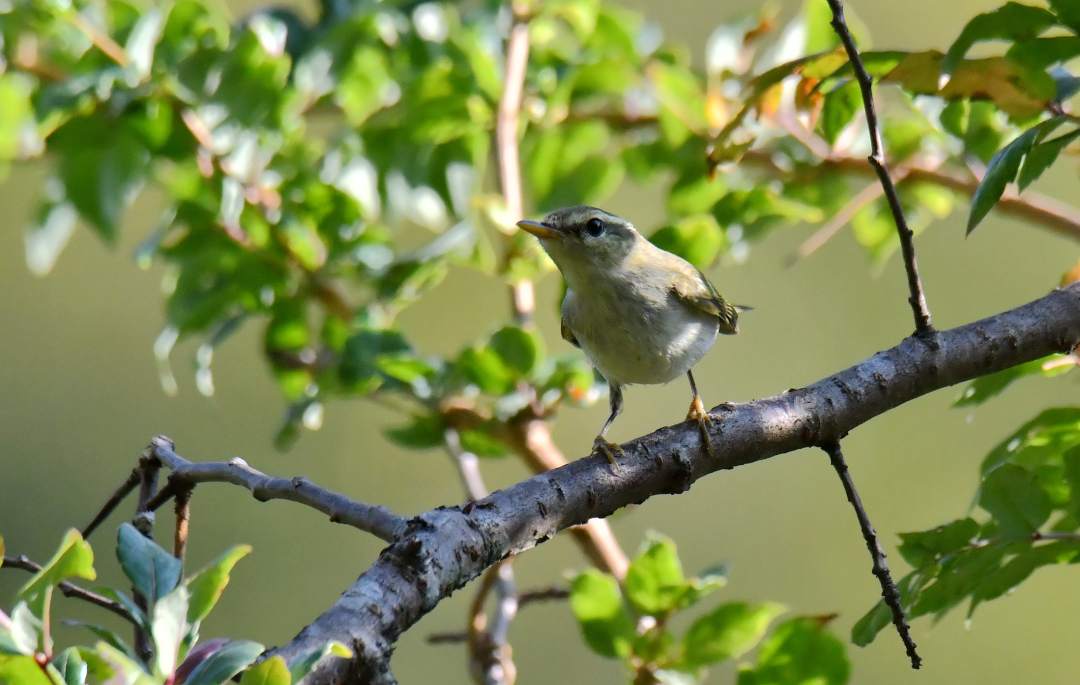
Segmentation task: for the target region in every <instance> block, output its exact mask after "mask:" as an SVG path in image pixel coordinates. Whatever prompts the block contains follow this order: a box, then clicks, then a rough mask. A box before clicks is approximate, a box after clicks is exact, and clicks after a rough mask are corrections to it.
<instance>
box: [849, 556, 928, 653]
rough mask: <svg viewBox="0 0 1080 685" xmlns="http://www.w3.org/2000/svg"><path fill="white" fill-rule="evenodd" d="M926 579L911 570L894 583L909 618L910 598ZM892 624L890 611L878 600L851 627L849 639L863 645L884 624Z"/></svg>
mask: <svg viewBox="0 0 1080 685" xmlns="http://www.w3.org/2000/svg"><path fill="white" fill-rule="evenodd" d="M926 582H927V580H926V579H925V578H924V577H923V576H922V575H921V574H919V573H918V572H912V573H909V574H907V575H906V576H904V577H903V578H901V579H900V581H899V582H897V583H896V589H897V590H898V591H899V592H900V605H901V606H902V607H903V608H904V613H905V614H906V615H907V617H908V618H909V619H911V618H914V617H913V616H912V615H911V598H912V596H913V595H914V594H915V592H917V590H918V589H920V588H922V587H923V586H925V584H926ZM891 624H892V612H891V611H890V610H889V607H888V606H886V605H885V602H884V601H883V600H878V601H877V602H876V603H875V604H874V606H873V607H872V608H871V609H870V611H868V612H866V613H865V614H864V615H863V616H862V618H860V619H859V620H858V621H856V622H855V625H853V626H852V627H851V641H852V642H853V643H854V644H856V645H858V646H859V647H865V646H866V645H868V644H870V643H871V642H873V641H874V638H875V637H877V634H878V633H880V632H881V631H882V630H883V629H884V628H885V627H886V626H889V625H891Z"/></svg>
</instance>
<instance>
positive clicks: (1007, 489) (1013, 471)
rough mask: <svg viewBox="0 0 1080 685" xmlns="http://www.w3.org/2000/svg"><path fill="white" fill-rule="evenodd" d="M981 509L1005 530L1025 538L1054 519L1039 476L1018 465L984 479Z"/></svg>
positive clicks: (999, 470) (993, 472)
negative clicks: (1038, 479) (1039, 481)
mask: <svg viewBox="0 0 1080 685" xmlns="http://www.w3.org/2000/svg"><path fill="white" fill-rule="evenodd" d="M979 506H980V507H982V508H983V509H985V510H986V511H988V512H989V513H990V515H992V516H993V517H994V520H995V521H997V523H998V525H999V526H1000V527H1001V531H1002V532H1003V533H1004V534H1006V535H1010V536H1016V537H1024V536H1029V535H1031V533H1033V532H1035V531H1036V530H1038V529H1039V526H1041V525H1042V524H1044V523H1046V520H1047V519H1048V518H1050V511H1051V508H1052V505H1051V503H1050V499H1049V498H1048V497H1047V495H1046V493H1045V492H1044V491H1043V489H1042V488H1041V487H1040V486H1039V483H1038V481H1037V480H1036V479H1035V476H1034V475H1033V474H1032V473H1030V472H1029V471H1028V470H1027V469H1024V468H1021V467H1019V466H1016V465H1015V464H1002V465H1001V466H999V467H998V468H996V469H994V470H993V471H991V472H990V473H989V475H987V476H986V478H985V479H984V480H983V482H982V485H981V487H980V489H979Z"/></svg>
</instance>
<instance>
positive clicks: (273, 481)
mask: <svg viewBox="0 0 1080 685" xmlns="http://www.w3.org/2000/svg"><path fill="white" fill-rule="evenodd" d="M150 449H151V450H152V453H153V454H154V456H155V457H157V458H158V459H160V460H161V463H162V464H163V465H164V466H166V467H167V468H168V469H169V470H170V471H172V474H171V475H170V476H169V484H168V485H166V486H165V487H164V488H162V490H161V494H162V495H163V497H158V498H154V499H152V500H151V501H150V502H149V503H148V504H149V507H150V508H151V509H154V508H157V507H159V506H161V505H162V504H164V503H165V502H166V501H167V500H168V498H169V496H174V495H176V493H178V492H181V491H183V489H184V488H185V487H187V488H190V487H191V486H193V485H195V484H198V483H232V484H233V485H239V486H240V487H243V488H247V489H248V490H249V491H250V492H251V496H252V497H254V498H255V499H257V500H259V501H260V502H265V501H267V500H271V499H285V500H289V501H292V502H299V503H300V504H303V505H306V506H308V507H311V508H312V509H316V510H318V511H321V512H322V513H324V514H326V515H327V516H329V517H330V520H331V521H332V522H334V523H344V524H346V525H349V526H352V527H353V528H359V529H360V530H363V531H366V532H368V533H371V534H372V535H375V536H377V537H380V538H382V539H383V540H386V541H387V542H391V541H393V540H394V538H396V537H397V535H398V534H400V533H401V532H402V531H403V530H404V528H405V519H403V518H402V517H400V516H398V515H396V514H394V513H392V512H391V511H390V510H388V509H386V508H385V507H381V506H378V505H371V504H365V503H363V502H358V501H356V500H353V499H349V498H348V497H346V496H345V495H342V494H339V493H336V492H333V491H331V490H326V489H324V488H321V487H319V486H318V485H315V484H314V483H312V482H311V481H309V480H308V479H306V478H303V477H300V476H297V477H295V478H276V477H274V476H268V475H266V474H265V473H263V472H261V471H258V470H256V469H253V468H252V467H250V466H248V464H247V462H245V461H244V460H243V459H240V458H234V459H230V460H229V461H215V462H191V461H188V460H187V459H184V458H183V457H181V456H180V455H178V454H177V453H176V452H175V451H174V449H173V443H172V441H171V440H169V439H168V438H166V437H164V436H158V437H156V438H154V439H153V440H152V441H151V443H150Z"/></svg>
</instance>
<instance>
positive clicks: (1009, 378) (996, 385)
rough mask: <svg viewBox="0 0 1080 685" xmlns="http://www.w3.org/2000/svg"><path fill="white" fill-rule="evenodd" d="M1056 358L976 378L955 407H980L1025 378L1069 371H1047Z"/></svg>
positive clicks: (1019, 365)
mask: <svg viewBox="0 0 1080 685" xmlns="http://www.w3.org/2000/svg"><path fill="white" fill-rule="evenodd" d="M1056 358H1057V356H1056V355H1054V356H1049V357H1043V358H1041V359H1035V360H1032V361H1030V362H1026V363H1024V364H1017V365H1016V366H1013V367H1010V368H1008V369H1005V370H1004V371H998V372H997V373H992V374H990V375H988V376H981V377H979V378H976V379H975V380H973V381H972V382H971V383H969V384H968V386H967V387H966V388H964V390H963V392H961V393H960V397H958V398H957V399H956V401H955V402H953V406H954V407H967V406H978V405H980V404H982V403H983V402H986V401H987V400H989V399H991V398H992V397H996V396H997V395H1000V394H1001V393H1002V392H1003V391H1004V390H1005V388H1007V387H1009V386H1010V385H1012V384H1013V383H1014V382H1015V381H1017V380H1019V379H1021V378H1023V377H1025V376H1034V375H1043V376H1048V377H1049V376H1053V375H1056V374H1057V373H1062V372H1064V371H1067V370H1068V369H1067V368H1066V369H1063V370H1051V371H1045V370H1044V369H1043V365H1044V364H1046V363H1047V362H1048V361H1050V360H1052V359H1056Z"/></svg>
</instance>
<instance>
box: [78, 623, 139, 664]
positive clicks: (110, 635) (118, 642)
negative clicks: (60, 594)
mask: <svg viewBox="0 0 1080 685" xmlns="http://www.w3.org/2000/svg"><path fill="white" fill-rule="evenodd" d="M64 625H67V626H71V627H73V628H85V629H86V630H88V631H90V632H91V633H93V634H94V636H95V637H97V638H98V639H99V640H103V641H104V642H106V643H107V644H109V645H110V646H112V647H113V648H115V649H117V650H118V651H121V652H124V653H125V654H127V655H128V656H130V657H132V658H135V652H134V650H132V649H131V647H129V646H128V645H127V643H125V642H124V641H123V640H122V639H121V638H120V636H119V635H117V634H116V633H114V632H113V631H111V630H108V629H107V628H102V627H101V626H99V625H94V624H93V623H85V622H83V621H73V620H70V619H69V620H65V621H64Z"/></svg>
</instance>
